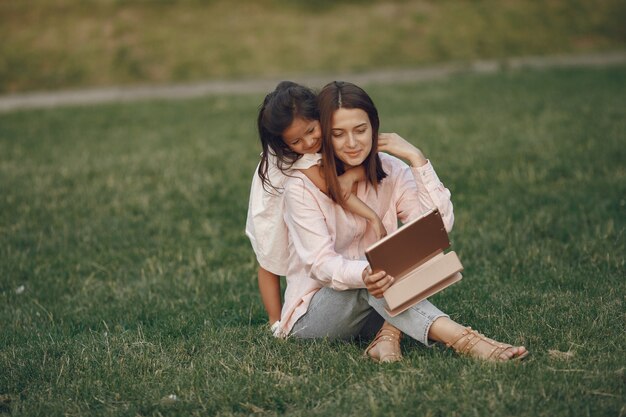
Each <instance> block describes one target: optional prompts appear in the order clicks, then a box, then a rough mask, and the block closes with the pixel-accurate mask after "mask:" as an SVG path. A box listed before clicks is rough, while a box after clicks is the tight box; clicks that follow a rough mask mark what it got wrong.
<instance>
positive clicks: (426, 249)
mask: <svg viewBox="0 0 626 417" xmlns="http://www.w3.org/2000/svg"><path fill="white" fill-rule="evenodd" d="M449 247H450V240H449V239H448V233H447V232H446V229H445V227H444V225H443V220H442V219H441V214H440V213H439V210H437V209H434V210H432V211H429V212H428V213H426V214H424V215H423V216H422V217H419V218H417V219H415V220H413V221H411V222H409V223H407V224H405V225H403V226H402V227H401V228H399V229H398V230H396V231H395V232H394V233H392V234H390V235H388V236H386V237H385V238H383V239H381V240H379V241H378V242H376V243H374V244H373V245H372V246H370V247H369V248H367V250H366V251H365V255H366V256H367V260H368V261H369V263H370V266H371V267H372V270H373V271H374V272H376V271H381V270H382V271H386V272H387V274H389V275H391V276H393V277H394V278H395V280H396V281H395V282H394V284H393V285H392V286H391V287H389V289H388V290H387V291H385V293H384V294H383V295H384V297H385V301H386V302H387V313H389V315H390V316H396V315H398V314H400V313H402V312H403V311H405V310H406V309H408V308H410V307H411V306H413V305H415V304H417V303H419V302H420V301H422V300H424V299H426V298H428V297H430V296H431V295H433V294H436V293H438V292H439V291H441V290H443V289H444V288H447V287H449V286H450V285H452V284H454V283H455V282H458V281H459V280H460V279H461V278H462V276H461V274H460V271H462V270H463V265H461V262H460V261H459V258H458V256H457V255H456V253H455V252H454V251H450V252H448V253H444V251H445V250H446V249H448V248H449Z"/></svg>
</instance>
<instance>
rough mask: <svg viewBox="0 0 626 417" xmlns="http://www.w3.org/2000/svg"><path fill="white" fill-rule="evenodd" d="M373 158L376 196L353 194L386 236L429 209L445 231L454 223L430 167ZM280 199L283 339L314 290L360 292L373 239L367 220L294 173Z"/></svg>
mask: <svg viewBox="0 0 626 417" xmlns="http://www.w3.org/2000/svg"><path fill="white" fill-rule="evenodd" d="M379 155H380V159H381V161H382V165H383V169H384V170H385V172H386V173H387V177H386V178H385V179H384V180H383V181H382V182H381V183H380V184H379V185H378V187H377V188H378V190H375V189H374V187H373V186H372V185H371V184H368V183H366V182H364V181H363V182H360V183H358V190H357V193H356V194H357V196H358V197H359V198H360V199H361V200H362V201H363V202H364V203H365V204H367V205H368V206H370V207H371V208H372V209H373V210H374V211H375V212H376V213H377V214H378V215H379V216H380V218H381V219H382V221H383V224H384V225H385V228H386V229H387V232H388V233H392V232H393V231H395V230H396V229H397V228H398V220H400V221H401V222H402V223H406V222H408V221H410V220H412V219H414V218H416V217H419V216H421V215H422V214H424V213H425V212H427V211H429V210H431V209H433V208H435V207H436V208H438V209H439V211H440V213H441V216H442V218H443V222H444V225H445V227H446V229H447V230H448V231H450V230H451V229H452V225H453V223H454V214H453V208H452V202H451V201H450V191H449V190H448V189H447V188H445V187H444V186H443V184H442V183H441V181H440V180H439V178H438V177H437V174H436V173H435V170H434V169H433V167H432V165H431V163H430V162H427V163H426V164H425V165H424V166H422V167H418V168H413V167H409V166H408V165H407V164H406V163H404V162H402V161H401V160H399V159H397V158H395V157H393V156H391V155H387V154H385V153H379ZM284 198H285V201H284V202H285V207H284V218H285V223H286V224H287V228H288V235H289V262H288V269H287V288H286V290H285V303H284V305H283V310H282V315H281V320H280V322H281V329H280V333H281V334H282V335H283V336H286V335H288V334H289V332H290V331H291V329H292V327H293V325H294V324H295V323H296V321H297V320H298V319H299V318H300V317H301V316H302V315H304V314H305V313H306V311H307V309H308V307H309V303H310V301H311V298H313V295H314V294H315V293H316V292H317V291H318V290H319V289H320V288H322V287H324V286H327V287H331V288H333V289H336V290H348V289H354V288H365V285H364V283H363V278H362V272H363V270H364V269H365V268H366V267H367V266H368V263H367V260H366V259H365V249H366V248H367V247H369V246H370V245H371V244H372V243H374V242H375V241H376V237H375V234H374V232H373V230H372V228H371V226H370V225H369V223H368V222H367V220H365V219H364V218H362V217H360V216H358V215H355V214H352V213H351V212H349V211H346V210H344V209H343V208H342V207H341V206H339V205H337V204H335V203H334V202H333V201H332V200H331V199H330V198H329V197H327V196H326V195H325V194H324V193H322V192H321V191H320V190H319V189H318V188H317V187H316V186H315V185H314V184H313V183H312V182H311V181H310V180H309V179H308V178H307V177H306V176H305V175H304V174H302V173H300V172H295V173H294V177H292V178H288V179H287V181H286V182H285V196H284Z"/></svg>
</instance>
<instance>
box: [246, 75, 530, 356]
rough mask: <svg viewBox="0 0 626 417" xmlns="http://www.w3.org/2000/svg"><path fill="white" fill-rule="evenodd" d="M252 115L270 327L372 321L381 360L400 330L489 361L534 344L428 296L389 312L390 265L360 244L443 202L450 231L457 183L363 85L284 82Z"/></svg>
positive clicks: (335, 334) (332, 332) (311, 328)
mask: <svg viewBox="0 0 626 417" xmlns="http://www.w3.org/2000/svg"><path fill="white" fill-rule="evenodd" d="M257 122H258V130H259V136H260V139H261V144H262V148H263V152H262V154H261V162H260V163H259V166H258V168H257V172H256V174H255V176H254V179H253V182H252V188H251V192H250V204H249V208H248V218H247V222H246V234H247V235H248V237H249V238H250V241H251V243H252V246H253V249H254V251H255V253H256V256H257V259H258V261H259V270H258V282H259V289H260V292H261V298H262V300H263V303H264V306H265V308H266V310H267V312H268V315H269V319H270V323H273V325H272V330H273V332H274V335H276V336H282V337H286V336H291V337H297V338H329V339H350V338H354V337H356V336H358V335H360V334H362V333H363V332H365V331H368V330H370V329H369V327H371V326H376V327H378V329H376V330H378V333H377V334H376V336H375V338H374V340H373V341H372V342H371V343H370V345H369V346H368V347H367V348H366V351H365V354H366V355H368V356H369V357H370V358H372V359H374V360H376V361H380V362H394V361H397V360H400V359H401V358H402V355H401V352H400V343H399V342H400V338H401V335H402V334H405V335H407V336H409V337H411V338H413V339H415V340H417V341H419V342H421V343H423V344H424V345H426V346H430V345H431V344H432V343H433V342H441V343H444V344H445V345H446V346H447V347H451V348H452V349H454V350H455V351H457V352H459V353H461V354H465V355H469V356H472V357H476V358H481V359H486V360H490V361H508V360H513V359H522V358H524V357H526V356H527V355H528V351H527V350H526V348H524V347H523V346H511V345H509V344H504V343H500V342H496V341H494V340H492V339H489V338H487V337H485V336H483V335H482V334H480V333H478V332H477V331H475V330H472V329H471V328H470V327H464V326H462V325H460V324H458V323H456V322H455V321H453V320H451V319H450V318H449V317H448V316H447V315H446V314H444V313H443V312H442V311H441V310H439V309H438V308H437V307H435V306H434V305H433V304H432V303H430V302H429V301H428V300H424V301H421V302H420V303H418V304H416V305H415V306H413V307H411V308H410V309H408V310H406V311H405V312H403V313H401V314H399V315H397V316H395V317H390V316H389V315H388V314H387V312H386V310H385V302H384V300H383V299H382V296H383V293H384V292H385V291H386V290H387V289H388V288H389V287H390V286H391V285H392V284H393V282H394V277H392V276H390V275H387V274H386V273H385V271H378V272H376V273H373V272H372V270H371V269H370V267H369V264H368V262H367V261H366V260H365V249H366V248H367V247H369V246H370V245H371V244H373V243H374V242H376V241H377V240H378V239H380V237H382V236H384V235H385V234H386V233H387V232H393V231H395V230H396V229H397V228H398V221H400V222H402V223H406V222H408V221H410V220H412V219H414V218H416V217H419V216H421V215H423V214H424V213H425V212H427V211H429V210H431V209H433V208H437V209H439V212H440V213H441V215H442V218H443V221H444V225H445V227H446V229H447V230H448V231H450V229H451V228H452V224H453V222H454V215H453V212H452V203H451V201H450V192H449V191H448V189H446V188H445V187H444V186H443V184H442V183H441V181H440V180H439V178H438V177H437V174H436V173H435V171H434V169H433V167H432V165H431V163H430V162H429V160H428V159H426V158H425V156H424V155H423V153H422V152H421V151H420V150H419V149H418V148H416V147H415V146H413V145H412V144H410V143H409V142H407V141H406V140H404V139H403V138H401V137H400V136H398V135H397V134H384V133H380V134H379V125H380V123H379V118H378V112H377V110H376V107H375V106H374V103H373V102H372V99H371V98H370V96H369V95H368V94H367V93H366V92H365V91H363V90H362V89H361V88H359V87H357V86H356V85H354V84H350V83H347V82H337V81H336V82H332V83H330V84H327V85H326V86H325V87H324V88H322V90H321V91H320V92H319V94H317V95H316V94H315V93H314V92H313V91H311V90H310V89H308V88H306V87H304V86H301V85H299V84H295V83H292V82H282V83H280V84H279V85H278V86H277V87H276V89H275V90H274V91H273V92H271V93H270V94H268V95H267V96H266V97H265V100H264V101H263V104H262V106H261V108H260V111H259V116H258V120H257ZM320 152H321V154H320ZM383 152H384V153H383ZM392 155H393V156H392ZM398 158H400V159H398ZM401 159H402V160H405V161H407V162H408V165H407V163H405V162H403V161H402V160H401ZM281 275H284V276H286V278H287V287H286V290H285V299H284V305H282V308H281V296H280V281H279V276H281Z"/></svg>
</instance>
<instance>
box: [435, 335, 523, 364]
mask: <svg viewBox="0 0 626 417" xmlns="http://www.w3.org/2000/svg"><path fill="white" fill-rule="evenodd" d="M480 342H485V343H487V344H488V345H490V346H491V351H490V352H489V354H488V355H487V356H486V357H485V359H486V360H499V358H500V356H501V355H502V353H504V352H505V351H507V350H508V349H511V348H513V346H512V345H509V344H506V343H499V342H496V341H495V340H493V339H489V338H488V337H485V335H483V334H480V333H478V332H477V331H476V330H473V329H472V328H471V327H466V328H465V329H463V331H462V332H461V334H460V335H459V336H458V337H457V338H456V339H455V340H454V341H453V342H448V343H446V347H452V349H454V350H455V351H456V352H458V353H460V354H463V355H468V356H472V351H473V350H474V348H475V347H476V345H477V344H478V343H480ZM476 356H480V355H476ZM496 358H498V359H496Z"/></svg>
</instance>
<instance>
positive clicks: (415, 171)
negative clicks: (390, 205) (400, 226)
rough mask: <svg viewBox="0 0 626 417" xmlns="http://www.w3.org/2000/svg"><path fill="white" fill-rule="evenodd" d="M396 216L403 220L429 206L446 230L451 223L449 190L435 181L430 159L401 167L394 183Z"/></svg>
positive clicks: (423, 211) (449, 227) (451, 208)
mask: <svg viewBox="0 0 626 417" xmlns="http://www.w3.org/2000/svg"><path fill="white" fill-rule="evenodd" d="M395 192H396V196H397V198H396V201H397V203H396V209H397V213H398V218H399V219H400V221H401V222H403V223H406V222H408V221H410V220H412V219H414V218H416V217H419V216H421V215H423V214H424V213H426V212H427V211H429V210H432V209H435V208H437V209H439V213H441V218H442V220H443V224H444V226H445V228H446V231H448V232H450V231H451V230H452V226H453V224H454V210H453V206H452V200H451V199H450V196H451V193H450V190H448V189H447V188H446V187H445V186H444V185H443V183H442V182H441V181H440V180H439V177H438V176H437V173H436V172H435V169H434V168H433V166H432V164H431V163H430V161H428V162H427V163H426V164H425V165H423V166H421V167H417V168H415V167H409V166H406V168H404V167H403V169H402V172H401V174H400V175H399V179H398V182H397V183H396V188H395Z"/></svg>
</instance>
